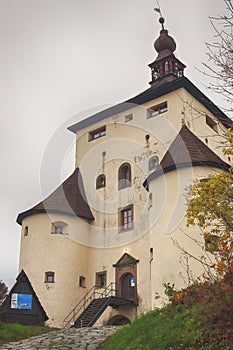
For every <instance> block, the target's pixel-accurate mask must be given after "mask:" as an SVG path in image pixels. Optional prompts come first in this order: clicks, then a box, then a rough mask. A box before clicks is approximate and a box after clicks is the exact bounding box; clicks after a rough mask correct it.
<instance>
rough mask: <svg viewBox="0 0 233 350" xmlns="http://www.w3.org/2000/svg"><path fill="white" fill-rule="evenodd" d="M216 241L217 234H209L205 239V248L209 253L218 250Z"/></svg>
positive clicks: (217, 238) (217, 239)
mask: <svg viewBox="0 0 233 350" xmlns="http://www.w3.org/2000/svg"><path fill="white" fill-rule="evenodd" d="M218 241H219V237H218V236H216V235H211V234H209V235H208V236H207V237H206V239H205V249H206V250H207V251H208V252H210V253H214V252H216V251H218V250H219V248H218Z"/></svg>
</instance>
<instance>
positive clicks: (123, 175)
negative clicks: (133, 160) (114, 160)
mask: <svg viewBox="0 0 233 350" xmlns="http://www.w3.org/2000/svg"><path fill="white" fill-rule="evenodd" d="M127 187H131V166H130V164H129V163H124V164H122V165H121V166H120V168H119V171H118V189H119V190H121V189H123V188H127Z"/></svg>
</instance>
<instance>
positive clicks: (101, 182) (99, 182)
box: [96, 174, 106, 190]
mask: <svg viewBox="0 0 233 350" xmlns="http://www.w3.org/2000/svg"><path fill="white" fill-rule="evenodd" d="M103 187H106V177H105V175H104V174H101V175H99V176H98V177H97V179H96V189H97V190H98V188H103Z"/></svg>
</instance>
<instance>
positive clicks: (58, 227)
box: [51, 221, 68, 235]
mask: <svg viewBox="0 0 233 350" xmlns="http://www.w3.org/2000/svg"><path fill="white" fill-rule="evenodd" d="M51 233H54V234H60V235H61V234H68V225H67V224H66V223H65V222H63V221H55V222H53V223H52V227H51Z"/></svg>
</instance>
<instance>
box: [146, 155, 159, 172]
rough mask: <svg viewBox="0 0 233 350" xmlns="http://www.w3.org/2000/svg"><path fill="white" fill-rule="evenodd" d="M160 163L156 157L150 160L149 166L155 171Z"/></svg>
mask: <svg viewBox="0 0 233 350" xmlns="http://www.w3.org/2000/svg"><path fill="white" fill-rule="evenodd" d="M158 163H159V160H158V157H156V156H153V157H151V158H150V159H149V164H148V167H149V170H153V169H155V168H156V167H157V165H158Z"/></svg>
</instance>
